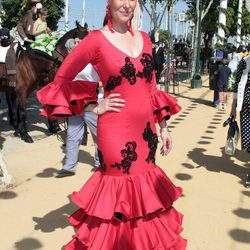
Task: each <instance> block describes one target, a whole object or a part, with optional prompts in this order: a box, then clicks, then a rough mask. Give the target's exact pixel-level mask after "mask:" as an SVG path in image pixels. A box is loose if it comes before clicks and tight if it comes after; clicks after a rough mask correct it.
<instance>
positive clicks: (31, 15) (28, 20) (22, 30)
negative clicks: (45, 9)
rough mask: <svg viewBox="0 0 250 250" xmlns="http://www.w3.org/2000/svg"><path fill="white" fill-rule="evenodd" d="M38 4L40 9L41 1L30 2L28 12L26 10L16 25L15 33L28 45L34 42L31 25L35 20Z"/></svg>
mask: <svg viewBox="0 0 250 250" xmlns="http://www.w3.org/2000/svg"><path fill="white" fill-rule="evenodd" d="M38 3H39V5H40V6H39V8H41V7H42V5H41V0H30V10H28V11H27V12H26V13H25V14H24V15H23V16H22V17H21V19H20V20H19V22H18V24H17V32H18V34H19V35H20V37H21V38H22V39H23V40H24V41H26V42H29V43H32V42H33V41H34V40H35V37H34V35H33V25H34V21H35V20H36V19H37V16H36V12H37V4H38Z"/></svg>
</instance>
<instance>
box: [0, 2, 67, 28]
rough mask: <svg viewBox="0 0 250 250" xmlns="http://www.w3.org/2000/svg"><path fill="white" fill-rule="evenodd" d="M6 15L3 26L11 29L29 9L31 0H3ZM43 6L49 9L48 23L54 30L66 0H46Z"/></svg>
mask: <svg viewBox="0 0 250 250" xmlns="http://www.w3.org/2000/svg"><path fill="white" fill-rule="evenodd" d="M2 5H3V10H4V15H3V16H2V26H3V27H7V28H9V29H11V28H13V27H15V26H16V25H17V23H18V21H19V20H20V18H21V16H22V15H23V14H24V13H25V12H26V11H27V10H28V9H29V0H2ZM43 6H44V7H46V8H47V9H48V17H47V23H48V26H49V27H50V28H51V29H52V30H56V29H57V24H58V21H59V19H60V18H61V16H62V15H63V10H64V6H65V5H64V0H44V1H43Z"/></svg>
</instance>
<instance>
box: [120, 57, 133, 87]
mask: <svg viewBox="0 0 250 250" xmlns="http://www.w3.org/2000/svg"><path fill="white" fill-rule="evenodd" d="M135 72H136V69H135V66H134V64H133V63H132V62H131V61H130V58H129V57H126V58H125V65H124V66H123V67H122V68H121V70H120V73H121V74H122V76H123V77H125V78H127V79H128V81H129V83H130V84H131V85H134V84H135V83H136V74H135Z"/></svg>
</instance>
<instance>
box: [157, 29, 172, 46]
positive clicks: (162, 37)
mask: <svg viewBox="0 0 250 250" xmlns="http://www.w3.org/2000/svg"><path fill="white" fill-rule="evenodd" d="M170 38H171V34H170V32H169V31H168V30H159V41H160V42H161V43H164V44H166V43H168V41H169V39H170Z"/></svg>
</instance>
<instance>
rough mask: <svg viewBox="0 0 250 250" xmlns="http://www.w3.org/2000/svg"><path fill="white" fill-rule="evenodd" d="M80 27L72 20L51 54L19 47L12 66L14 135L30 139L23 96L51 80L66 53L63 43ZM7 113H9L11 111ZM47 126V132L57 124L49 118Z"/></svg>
mask: <svg viewBox="0 0 250 250" xmlns="http://www.w3.org/2000/svg"><path fill="white" fill-rule="evenodd" d="M83 29H84V28H83V27H82V26H81V25H80V24H79V23H78V22H76V28H74V29H72V30H70V31H68V32H67V33H66V34H64V35H63V36H62V37H61V38H60V39H59V40H58V42H57V45H56V49H55V51H54V52H53V56H50V55H48V54H46V53H45V52H42V51H40V50H36V49H29V48H27V49H20V53H19V56H18V58H17V61H16V67H15V68H16V87H15V97H16V109H15V112H14V113H15V115H14V118H15V121H14V129H15V133H14V134H15V136H18V137H20V138H21V139H22V140H24V141H25V142H28V143H32V142H33V139H32V138H31V136H30V135H29V134H28V132H27V127H26V124H27V119H26V102H27V98H28V97H29V95H30V94H31V93H32V92H33V91H34V90H35V89H36V88H37V87H38V86H44V85H46V84H48V83H49V82H52V81H53V78H54V76H55V73H56V71H57V69H58V68H59V66H60V64H61V63H62V61H63V59H64V58H65V57H66V56H67V54H68V52H67V49H66V47H65V42H66V41H67V40H68V39H70V38H75V37H76V34H77V32H78V31H80V30H83ZM0 91H1V89H0ZM12 106H13V105H12ZM9 113H11V111H10V112H9ZM49 128H50V129H51V130H52V131H51V132H57V131H58V130H60V128H59V126H58V123H57V122H56V121H52V120H49Z"/></svg>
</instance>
